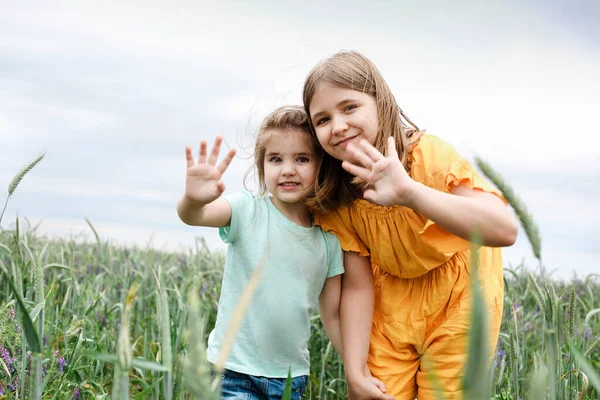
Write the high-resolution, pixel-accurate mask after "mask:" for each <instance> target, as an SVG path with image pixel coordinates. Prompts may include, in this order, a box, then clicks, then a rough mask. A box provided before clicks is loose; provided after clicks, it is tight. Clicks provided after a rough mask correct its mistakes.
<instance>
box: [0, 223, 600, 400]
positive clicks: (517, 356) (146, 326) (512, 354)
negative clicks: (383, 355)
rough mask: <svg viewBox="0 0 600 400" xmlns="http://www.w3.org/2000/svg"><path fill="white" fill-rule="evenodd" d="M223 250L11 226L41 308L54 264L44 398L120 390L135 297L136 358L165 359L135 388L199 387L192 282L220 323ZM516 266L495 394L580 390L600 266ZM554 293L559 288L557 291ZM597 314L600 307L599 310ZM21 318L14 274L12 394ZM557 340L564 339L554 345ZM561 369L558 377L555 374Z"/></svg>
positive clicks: (0, 291)
mask: <svg viewBox="0 0 600 400" xmlns="http://www.w3.org/2000/svg"><path fill="white" fill-rule="evenodd" d="M17 243H18V245H17ZM223 261H224V255H223V254H222V253H221V252H212V251H210V250H209V249H207V248H205V247H204V246H203V245H202V242H200V241H199V242H198V245H197V246H196V247H195V248H193V249H190V250H189V251H188V253H186V254H176V253H168V252H161V251H158V250H154V249H140V248H125V247H117V246H113V245H110V244H107V243H106V242H101V243H100V244H98V243H81V242H76V241H73V240H66V239H65V240H49V239H47V238H45V237H43V236H40V235H38V234H36V233H35V232H34V231H32V230H24V229H23V227H21V232H20V235H19V238H18V242H17V240H16V237H15V232H14V231H3V232H0V266H2V267H3V268H4V269H5V270H6V271H15V272H16V273H17V277H18V279H20V280H21V286H22V288H23V295H24V296H23V297H24V303H25V307H26V308H27V309H28V310H29V314H31V315H34V314H35V311H33V310H34V308H35V306H36V304H38V303H39V299H36V298H35V296H36V294H35V292H36V288H35V285H34V282H35V274H34V271H35V269H34V265H35V263H36V262H40V263H41V267H42V269H43V281H42V284H43V287H44V292H45V299H44V309H45V319H44V330H43V332H44V334H43V337H41V338H40V341H41V344H42V358H41V359H42V362H43V366H42V371H43V372H42V374H43V377H42V383H43V388H42V390H43V394H42V397H43V398H53V397H54V398H57V399H67V398H69V399H72V398H73V396H74V393H75V391H76V390H78V391H79V393H80V398H98V397H100V398H102V397H101V396H105V397H104V398H109V397H110V394H111V393H112V391H113V386H115V383H116V382H115V378H114V377H115V376H116V375H115V365H117V364H118V365H121V364H124V365H125V367H127V366H128V365H131V364H130V363H129V362H128V358H127V357H124V360H123V362H122V363H121V362H117V358H113V359H112V361H111V359H110V358H109V357H98V356H94V355H95V354H101V355H102V354H104V355H118V354H120V353H122V351H121V352H120V351H119V337H120V328H121V327H122V326H123V321H122V310H124V308H125V305H126V304H130V308H131V309H130V315H129V333H130V334H129V337H130V344H131V357H132V358H133V359H134V360H135V359H138V360H139V358H141V359H143V360H146V361H152V362H153V363H151V364H149V365H144V364H143V360H139V361H138V362H137V363H138V365H137V366H136V362H133V365H132V366H131V368H130V369H129V373H128V380H129V383H128V387H129V396H130V397H131V398H140V399H142V398H155V399H158V398H165V395H164V393H165V390H168V391H169V393H170V394H171V395H172V398H173V399H182V398H191V397H190V396H189V395H186V393H188V392H187V389H186V385H185V376H186V373H185V366H186V363H185V355H186V354H187V353H188V349H187V346H188V345H190V346H191V344H188V343H189V342H188V341H187V340H186V335H185V329H184V328H185V326H186V324H187V323H188V318H187V317H188V315H189V306H190V303H193V302H191V301H190V299H189V295H188V294H189V293H190V291H192V293H195V294H196V295H197V296H198V299H199V301H198V304H197V306H195V308H197V309H198V312H199V313H201V315H202V316H203V318H204V319H205V320H206V321H207V325H208V327H212V326H213V325H214V321H215V317H216V307H217V302H218V298H219V293H220V281H221V276H222V275H221V274H222V266H223ZM159 266H160V268H159ZM159 269H162V275H159V272H158V271H159ZM11 276H13V273H11ZM505 277H506V291H505V293H506V295H505V312H504V317H503V323H502V329H501V332H502V334H501V339H500V343H499V345H498V349H497V357H496V360H495V362H494V365H493V377H492V390H493V396H495V398H498V399H513V398H516V397H515V394H516V393H517V390H518V392H519V393H520V394H521V398H523V394H527V393H530V392H531V390H532V386H534V385H533V382H538V381H539V380H540V379H542V382H546V383H547V384H546V385H544V384H542V385H541V387H546V388H547V387H548V386H550V387H553V388H554V390H555V391H556V396H557V397H556V398H561V399H577V398H578V397H579V393H580V392H581V391H582V389H583V388H584V386H585V378H584V375H583V374H582V372H581V365H580V363H579V362H578V361H577V360H576V359H575V356H574V354H573V352H572V351H570V348H569V346H568V341H569V340H570V341H571V342H572V343H573V346H574V347H575V348H576V349H578V351H579V353H581V355H582V356H583V357H584V358H585V359H586V360H587V362H588V364H589V366H591V368H592V369H595V370H596V371H597V370H598V368H599V367H600V342H599V338H600V319H599V318H600V314H595V313H594V310H597V309H599V308H600V277H599V276H592V275H590V276H588V277H586V278H583V279H578V280H573V281H571V282H552V283H551V284H548V285H545V284H544V283H543V282H542V283H541V284H538V289H539V293H538V292H537V291H536V289H535V286H534V285H533V283H532V281H531V279H530V278H529V277H528V275H527V272H526V270H525V269H524V267H522V266H519V267H516V268H513V269H506V274H505ZM157 279H158V280H157ZM534 280H535V277H534ZM159 281H160V286H159V283H158V282H159ZM134 285H135V286H136V287H137V294H136V295H135V298H133V299H130V300H129V301H127V293H128V290H129V288H130V287H132V286H134ZM38 290H39V289H38ZM163 292H164V293H163ZM553 293H556V296H555V297H554V298H553V300H550V299H551V298H552V297H553ZM161 294H162V295H161ZM540 296H543V297H544V298H540ZM544 302H545V303H544ZM165 306H166V308H164V307H165ZM544 307H546V308H544ZM548 308H551V309H552V310H548ZM586 316H589V317H588V318H587V320H586ZM19 321H20V319H19V309H18V305H17V302H16V301H15V297H14V295H13V294H12V291H11V289H10V288H9V284H8V281H7V280H6V279H2V281H0V344H1V345H2V347H3V348H4V350H5V354H8V355H9V356H10V360H11V361H12V362H11V363H10V365H6V364H7V362H6V360H4V359H3V363H4V365H3V364H2V363H0V385H2V387H3V388H4V394H5V395H7V394H8V393H11V390H10V388H9V385H13V387H17V388H18V391H19V392H20V390H21V389H23V391H24V394H25V395H26V396H27V395H28V394H29V393H30V391H31V386H30V383H29V382H30V379H31V376H32V375H33V372H30V370H31V369H32V368H33V365H32V361H31V360H30V358H29V356H25V357H23V356H22V350H21V349H22V348H23V327H22V324H21V323H20V322H19ZM36 321H37V320H35V321H34V325H35V324H36ZM312 321H313V323H312V328H311V329H312V339H311V341H310V343H309V347H310V352H311V356H312V359H311V376H310V379H309V385H308V388H307V398H309V399H326V398H327V399H344V398H346V387H345V382H344V375H343V368H342V364H341V362H340V360H339V358H338V356H337V354H336V353H335V351H334V350H333V349H332V348H331V346H330V344H329V340H328V339H327V337H326V336H325V333H324V331H323V329H322V326H321V324H320V321H319V319H318V317H316V316H315V318H313V320H312ZM195 323H196V324H198V322H197V321H196V322H195ZM164 330H168V331H169V333H170V334H169V335H167V334H165V333H164ZM207 333H208V330H207V331H206V332H205V333H204V334H203V335H202V337H203V340H204V341H205V340H206V335H207ZM165 337H167V338H169V341H170V345H171V346H170V347H171V348H170V357H169V356H166V355H163V354H162V351H163V350H164V349H168V348H169V346H168V343H165V342H164V338H165ZM198 337H199V336H198V335H197V336H196V338H198ZM25 348H27V346H25ZM548 349H553V351H554V355H552V352H548V351H547V350H548ZM0 351H3V350H1V349H0ZM192 353H194V354H195V353H197V351H196V350H194V351H193V352H192ZM196 357H200V356H196ZM63 359H64V361H63ZM536 359H537V360H538V364H540V363H544V365H545V367H544V368H545V371H546V374H545V375H544V374H542V373H538V374H537V375H536V376H534V373H535V372H536V368H535V364H536V362H535V360H536ZM165 360H168V361H169V365H171V369H170V370H169V371H166V370H161V369H160V368H159V367H160V366H161V364H162V363H164V362H165ZM23 363H25V365H23ZM140 363H141V366H140ZM552 363H555V364H552ZM552 365H554V367H552ZM5 366H6V368H5ZM23 367H24V368H23ZM61 369H62V370H61ZM541 369H542V368H541V367H539V368H538V370H541ZM7 370H8V373H7ZM571 371H572V372H571ZM121 372H122V371H121ZM187 372H188V374H189V373H190V372H189V371H187ZM538 372H539V371H538ZM23 373H24V374H23ZM117 376H118V375H117ZM188 376H189V375H188ZM586 376H587V374H586ZM167 377H168V378H169V379H166V378H167ZM544 377H545V378H544ZM550 377H552V379H551V381H552V382H554V385H549V383H550V382H549V381H548V379H550ZM544 379H546V380H545V381H544ZM207 382H208V381H207ZM15 383H16V385H15ZM538 386H540V385H539V384H538ZM595 390H597V389H594V388H593V385H591V384H590V385H588V387H587V390H586V392H585V393H584V395H583V397H582V398H584V399H595V398H597V397H598V395H599V392H598V391H595ZM0 393H1V390H0ZM12 393H14V392H12ZM548 395H550V391H549V392H548ZM13 396H14V395H13ZM19 396H20V395H19ZM7 398H8V397H7ZM525 398H527V397H525Z"/></svg>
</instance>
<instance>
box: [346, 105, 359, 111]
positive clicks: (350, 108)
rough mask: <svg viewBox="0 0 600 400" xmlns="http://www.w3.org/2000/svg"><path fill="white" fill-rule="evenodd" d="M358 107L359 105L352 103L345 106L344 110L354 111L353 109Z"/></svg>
mask: <svg viewBox="0 0 600 400" xmlns="http://www.w3.org/2000/svg"><path fill="white" fill-rule="evenodd" d="M357 107H358V106H357V105H355V104H351V105H349V106H346V107H344V112H348V111H352V110H354V109H355V108H357Z"/></svg>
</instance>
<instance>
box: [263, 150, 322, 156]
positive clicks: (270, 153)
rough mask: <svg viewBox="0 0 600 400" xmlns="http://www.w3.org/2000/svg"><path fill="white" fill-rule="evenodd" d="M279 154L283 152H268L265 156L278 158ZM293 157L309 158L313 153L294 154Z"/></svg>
mask: <svg viewBox="0 0 600 400" xmlns="http://www.w3.org/2000/svg"><path fill="white" fill-rule="evenodd" d="M281 154H283V152H276V151H270V152H268V153H267V154H266V157H272V156H279V155H281ZM294 155H295V156H296V157H298V156H309V157H311V156H313V153H294Z"/></svg>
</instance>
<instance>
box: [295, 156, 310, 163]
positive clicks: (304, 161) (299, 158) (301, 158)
mask: <svg viewBox="0 0 600 400" xmlns="http://www.w3.org/2000/svg"><path fill="white" fill-rule="evenodd" d="M296 161H298V162H299V163H308V162H310V158H308V157H304V156H302V157H298V159H297V160H296Z"/></svg>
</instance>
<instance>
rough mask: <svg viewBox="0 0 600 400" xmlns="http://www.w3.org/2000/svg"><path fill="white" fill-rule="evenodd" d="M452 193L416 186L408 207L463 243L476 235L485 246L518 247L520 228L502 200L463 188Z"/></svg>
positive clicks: (460, 187) (457, 187)
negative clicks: (461, 239) (478, 234)
mask: <svg viewBox="0 0 600 400" xmlns="http://www.w3.org/2000/svg"><path fill="white" fill-rule="evenodd" d="M451 193H452V194H450V193H444V192H441V191H439V190H435V189H432V188H430V187H428V186H425V185H423V184H421V183H416V185H415V188H414V190H413V192H412V196H411V197H410V198H409V200H408V202H407V204H406V206H407V207H410V208H412V209H413V210H415V211H416V212H418V213H420V214H422V215H424V216H425V217H427V218H428V219H430V220H432V221H433V222H435V223H436V224H438V225H439V226H441V227H442V228H444V229H445V230H447V231H448V232H450V233H453V234H455V235H456V236H459V237H461V238H463V239H466V240H470V239H471V235H472V233H473V232H479V233H480V234H481V235H482V239H483V243H482V244H483V245H484V246H493V247H504V246H511V245H513V244H514V243H515V241H516V240H517V232H518V228H517V224H516V221H515V219H514V217H513V216H512V214H511V213H510V210H509V209H508V207H506V205H505V204H504V203H503V202H502V200H500V199H499V198H498V197H496V196H494V195H493V194H491V193H487V192H481V191H477V190H473V189H469V188H467V187H465V186H460V185H459V186H455V187H454V188H452V190H451ZM449 210H451V212H449Z"/></svg>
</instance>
